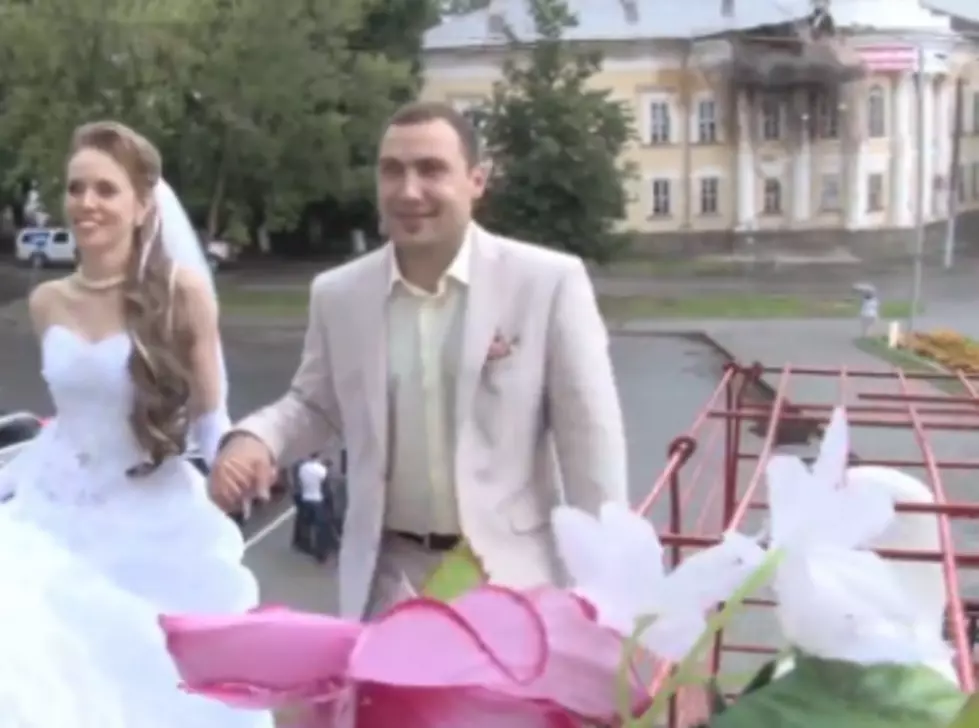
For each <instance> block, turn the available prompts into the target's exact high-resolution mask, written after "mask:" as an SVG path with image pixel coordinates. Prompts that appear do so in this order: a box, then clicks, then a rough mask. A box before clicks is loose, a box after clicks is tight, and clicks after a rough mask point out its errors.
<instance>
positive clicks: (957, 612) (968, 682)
mask: <svg viewBox="0 0 979 728" xmlns="http://www.w3.org/2000/svg"><path fill="white" fill-rule="evenodd" d="M834 385H835V386H834ZM762 390H768V391H767V394H766V395H760V392H761V391H762ZM820 390H822V391H824V392H834V391H835V396H828V397H827V398H826V399H825V401H817V402H814V401H806V396H807V395H806V392H807V391H808V392H813V391H816V392H818V391H820ZM790 395H791V396H790ZM839 404H845V405H846V408H847V419H848V422H849V424H850V429H851V433H853V436H852V437H851V442H853V441H854V440H859V442H858V443H857V444H856V445H855V446H854V448H853V449H854V452H852V453H851V459H852V460H854V461H856V462H859V464H861V465H881V466H887V467H894V468H900V469H902V470H905V471H908V472H909V474H911V475H915V476H916V477H920V478H921V479H922V480H923V481H924V482H925V483H926V484H927V485H928V486H929V487H930V488H931V491H932V494H933V496H934V503H931V504H915V505H911V504H901V505H899V506H898V510H899V511H902V512H915V513H932V514H935V516H936V520H937V524H938V540H939V543H940V544H941V548H940V550H939V551H937V552H925V551H898V550H887V551H881V552H880V553H881V555H882V556H884V557H888V558H894V559H901V560H908V561H924V562H932V563H937V562H940V563H941V564H942V569H943V573H944V577H945V585H946V588H947V597H948V614H947V625H948V637H949V639H950V641H951V642H952V644H953V645H954V647H955V652H956V660H955V664H956V668H957V671H958V674H959V680H960V682H961V684H962V687H963V688H964V689H966V690H968V691H969V692H972V691H974V689H975V682H976V681H975V673H976V665H975V664H974V661H973V645H972V644H971V642H970V639H969V628H968V627H969V625H968V624H967V621H968V620H967V614H968V613H970V612H972V611H973V610H977V609H979V602H976V601H973V600H967V599H964V598H963V590H962V586H961V578H960V577H961V573H960V572H962V571H963V570H968V569H975V568H979V551H965V550H963V549H961V548H959V547H958V546H957V545H956V543H955V541H954V539H953V534H952V523H953V522H955V521H959V520H962V519H979V488H977V491H976V498H975V500H974V501H973V500H971V499H970V500H969V501H966V502H962V501H957V502H956V501H953V500H951V499H950V498H949V495H948V492H947V488H946V484H945V483H943V476H944V477H946V478H948V477H949V474H950V473H956V472H962V471H973V470H974V471H977V473H979V459H973V460H961V459H960V460H956V459H951V458H943V457H939V454H938V453H937V452H936V447H935V443H936V442H937V439H936V438H938V437H940V436H941V433H943V432H945V433H949V432H959V433H967V432H971V431H974V430H975V431H977V435H976V445H977V447H975V451H976V452H977V453H979V389H977V386H976V383H974V382H973V381H972V380H970V379H969V378H967V377H965V376H963V375H961V374H958V375H952V374H942V373H938V372H935V373H910V372H902V371H899V370H890V371H864V370H852V369H849V370H848V369H826V368H813V367H793V366H785V367H782V368H772V367H764V366H761V365H760V364H754V365H751V366H741V365H738V364H730V365H728V366H727V367H726V368H725V370H724V374H723V376H722V378H721V381H720V382H719V384H718V386H717V389H716V390H715V391H714V393H713V395H712V396H711V398H710V400H709V401H708V402H707V403H706V405H705V406H704V408H703V410H701V412H700V413H699V414H698V415H697V417H696V419H695V420H694V422H693V424H692V425H691V426H690V428H689V429H688V431H687V432H686V434H684V435H682V436H680V437H678V438H677V439H676V440H674V441H673V443H672V444H671V445H670V450H669V458H668V460H667V463H666V465H665V467H664V469H663V471H662V472H661V473H660V475H659V477H658V478H657V479H656V482H655V483H654V484H653V487H652V490H651V491H650V493H649V495H648V496H647V498H646V499H645V500H644V501H643V503H642V504H641V505H640V506H639V508H640V510H641V511H642V512H645V513H648V512H650V511H651V510H652V509H653V508H654V507H655V506H657V505H659V503H660V502H661V501H662V499H663V498H666V499H667V509H666V510H667V513H666V521H667V523H665V524H664V523H661V522H658V523H657V527H658V528H657V530H658V532H659V536H660V539H661V541H662V542H663V544H664V546H666V547H667V548H668V553H669V554H670V557H671V559H672V561H673V563H674V564H675V563H677V562H678V561H679V560H680V559H681V555H682V552H683V550H684V549H691V548H703V547H705V546H709V545H712V544H714V543H717V541H718V540H719V538H720V536H721V534H722V533H723V532H724V531H725V530H727V529H735V528H744V527H745V526H746V525H748V524H747V523H746V521H747V519H748V518H749V517H750V516H751V514H752V513H753V512H757V511H759V510H764V509H766V508H767V504H766V503H764V502H763V501H762V499H761V497H760V496H761V495H762V488H761V485H762V482H763V473H764V468H765V462H766V461H767V460H768V458H769V456H770V455H771V454H772V452H773V450H774V449H775V448H776V447H777V446H778V444H779V441H780V438H781V437H784V436H786V435H791V434H792V433H793V432H796V433H799V434H801V435H802V438H801V439H807V438H808V439H809V440H810V441H811V442H812V443H816V442H818V440H819V435H820V433H821V431H822V426H823V425H825V424H826V422H827V421H828V419H829V416H830V414H831V412H832V410H833V408H834V407H835V406H837V405H839ZM751 428H754V432H752V430H751ZM870 428H878V429H883V428H886V429H891V430H894V429H899V430H905V431H910V432H911V433H912V435H913V438H912V439H913V442H914V448H913V449H914V452H900V453H897V452H894V447H892V448H891V452H889V453H875V452H873V450H874V449H875V445H876V444H877V443H876V442H875V440H874V438H872V437H868V436H866V435H864V436H861V435H859V434H857V433H859V432H860V431H862V430H867V429H870ZM961 436H962V435H960V437H961ZM877 439H878V440H880V439H882V438H881V436H878V438H877ZM752 443H754V447H751V445H752ZM892 445H893V443H892ZM712 457H713V458H717V459H720V461H721V462H720V463H719V464H714V463H711V458H712ZM752 463H753V465H752ZM746 471H747V472H746ZM915 471H917V472H915ZM745 476H746V477H745ZM977 484H979V478H977ZM772 605H773V603H772V602H771V601H767V600H764V599H754V600H752V601H751V602H750V603H749V604H748V605H746V610H747V609H753V608H758V607H768V608H770V607H771V606H772ZM732 653H741V654H757V655H772V654H774V653H775V649H774V648H772V647H766V646H762V645H755V644H735V643H733V642H731V641H729V640H727V639H726V636H725V635H723V634H722V635H719V636H718V638H717V640H716V642H715V645H714V650H713V653H712V655H711V659H710V663H711V664H710V665H709V667H710V669H711V670H712V671H713V673H714V674H717V673H718V672H719V671H720V669H721V665H722V660H723V658H724V656H725V655H729V654H732ZM759 664H760V663H759ZM681 702H682V701H681ZM692 720H693V719H692V718H691V717H690V716H687V715H684V711H683V708H682V706H680V707H678V706H677V705H676V704H675V705H674V706H673V707H672V709H671V717H670V726H671V728H672V727H675V726H680V725H686V724H689V723H690V722H691V721H692Z"/></svg>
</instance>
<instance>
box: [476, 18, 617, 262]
mask: <svg viewBox="0 0 979 728" xmlns="http://www.w3.org/2000/svg"><path fill="white" fill-rule="evenodd" d="M529 7H530V12H531V14H532V17H533V20H534V27H535V28H536V32H537V36H538V37H537V39H536V40H535V41H534V42H533V43H532V44H530V45H529V49H528V45H527V43H526V40H527V39H519V38H517V37H516V36H514V34H513V33H512V32H511V34H510V36H511V38H510V40H511V50H512V52H511V55H510V58H509V59H508V60H507V61H506V63H505V65H504V69H503V80H502V81H501V82H499V83H497V84H496V86H495V87H494V90H493V95H492V98H491V100H490V102H489V103H488V104H487V105H486V107H484V108H483V109H481V110H480V111H478V112H477V113H476V119H477V122H478V123H479V125H480V128H481V131H482V133H483V137H484V140H485V145H486V149H487V153H488V157H489V160H490V162H491V164H492V171H491V175H490V183H489V186H488V189H487V194H486V197H485V199H484V201H483V204H482V205H481V207H480V211H479V217H480V219H481V221H483V222H484V223H485V224H486V225H487V226H488V227H489V228H491V229H492V230H494V231H496V232H499V233H502V234H506V235H513V236H514V237H518V238H522V239H525V240H533V241H535V242H539V243H541V244H545V245H551V246H553V247H559V248H563V249H565V250H568V251H570V252H573V253H575V254H577V255H580V256H582V257H585V258H588V259H592V260H596V261H599V262H606V261H608V260H609V259H610V258H612V257H613V256H614V255H615V254H616V253H617V252H618V251H619V250H620V249H621V248H622V247H623V245H624V238H623V236H622V235H621V234H618V233H617V232H616V228H617V226H618V224H619V222H620V221H621V220H622V219H623V218H624V217H625V213H626V206H627V204H628V200H629V198H628V193H627V191H626V184H627V182H628V179H629V177H630V176H631V174H632V170H631V168H630V167H629V166H628V165H626V164H624V163H623V162H622V161H621V158H622V157H621V155H622V152H623V151H624V150H625V148H626V146H627V145H628V143H629V142H630V141H631V140H632V138H633V126H632V116H631V114H630V112H629V111H628V109H627V108H626V107H625V105H624V104H621V103H618V102H616V101H614V100H612V99H611V98H610V92H609V91H605V90H600V89H595V88H591V87H590V86H589V81H590V80H591V79H592V77H593V76H594V75H595V74H596V73H597V72H598V71H599V70H600V69H601V63H602V58H601V56H600V55H599V54H597V53H585V52H581V51H579V50H578V49H576V48H574V47H573V46H572V45H571V44H569V43H568V42H566V41H565V40H564V39H563V35H564V32H565V30H566V29H568V28H571V27H574V26H575V25H576V24H577V19H576V18H575V16H574V15H573V14H572V13H571V12H570V11H569V10H568V7H567V5H566V4H565V3H564V2H563V0H532V1H531V2H530V3H529ZM521 40H522V41H524V42H521Z"/></svg>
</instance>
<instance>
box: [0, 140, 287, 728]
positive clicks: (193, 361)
mask: <svg viewBox="0 0 979 728" xmlns="http://www.w3.org/2000/svg"><path fill="white" fill-rule="evenodd" d="M66 177H67V190H66V194H65V213H66V218H67V220H68V222H69V224H70V225H71V228H72V231H73V233H74V236H75V241H76V245H77V249H78V257H79V266H78V270H77V271H76V272H75V273H73V274H72V275H69V276H67V277H66V278H62V279H60V280H56V281H50V282H46V283H42V284H41V285H39V286H38V287H37V288H36V289H35V290H34V292H33V293H32V294H31V297H30V302H29V308H30V314H31V318H32V321H33V324H34V327H35V330H36V332H37V336H38V338H39V341H40V347H41V354H42V371H41V374H42V375H43V377H44V379H45V381H46V383H47V385H48V388H49V389H50V392H51V396H52V399H53V400H54V404H55V409H56V417H55V419H54V421H53V422H51V423H50V424H49V425H48V426H47V427H46V428H45V430H44V431H43V433H42V434H41V435H40V437H39V438H38V439H37V440H36V441H35V442H33V443H32V444H31V445H30V446H29V447H28V448H26V449H25V451H24V452H23V453H22V454H21V455H19V456H18V457H17V458H16V459H15V460H14V461H13V462H12V463H10V464H9V465H8V466H7V467H5V468H4V469H3V470H0V493H3V492H5V491H6V492H7V493H11V492H12V494H13V498H12V500H10V502H9V503H8V504H7V505H5V506H3V507H2V508H0V593H3V594H4V599H6V595H8V594H10V593H14V592H16V593H18V594H19V595H20V597H19V598H20V599H21V602H23V600H25V599H26V600H28V601H30V600H34V601H36V603H37V604H38V605H39V606H38V611H37V612H36V613H34V612H31V610H30V609H27V608H25V609H24V612H25V613H29V614H31V615H32V617H31V618H32V619H33V620H34V621H33V624H34V626H35V627H36V629H38V630H40V631H42V632H45V633H46V634H47V641H46V642H45V644H46V645H47V647H45V648H44V649H46V650H48V651H50V652H51V654H50V655H44V656H43V657H44V659H45V660H50V661H51V662H52V663H53V665H61V664H62V663H64V666H63V667H60V666H59V667H53V668H52V669H53V670H54V671H55V672H59V671H61V670H65V669H68V668H67V666H68V665H69V664H72V655H74V657H75V658H77V659H75V663H77V662H78V661H79V660H81V659H83V658H82V657H79V655H84V656H85V657H84V659H87V660H89V661H90V663H91V668H90V669H91V671H92V672H93V675H100V676H102V677H103V678H104V682H105V686H107V687H106V690H109V689H111V690H113V691H117V692H118V694H119V695H118V697H119V699H120V700H122V701H123V702H122V707H121V708H120V709H121V710H123V711H124V712H125V711H126V710H130V711H131V712H128V713H125V716H124V717H125V720H124V723H123V724H122V725H125V726H126V728H144V726H145V727H146V728H149V727H150V726H153V727H154V728H155V727H156V726H161V727H162V726H178V725H179V726H181V728H205V726H206V727H207V728H239V727H241V728H264V727H266V726H271V724H272V722H271V717H270V716H268V715H267V714H264V713H255V712H247V711H238V710H234V709H230V708H223V707H222V708H220V709H216V708H215V706H213V705H212V704H210V703H206V702H204V701H202V700H200V699H199V698H196V697H192V696H189V695H186V694H184V693H183V692H181V691H180V690H179V688H178V682H179V680H178V678H177V674H176V671H175V669H174V668H173V666H172V665H171V664H170V661H169V658H168V656H167V653H166V651H165V645H164V642H163V638H162V636H161V635H160V632H159V628H158V626H157V615H158V614H160V613H161V612H166V613H174V612H178V613H179V612H205V613H235V612H242V611H245V610H247V609H249V608H251V607H253V606H255V605H256V603H257V601H258V594H257V592H258V589H257V585H256V582H255V579H254V577H253V576H252V574H251V573H250V572H249V571H248V570H247V569H246V568H245V567H244V566H243V565H242V564H241V558H242V552H243V544H242V538H241V535H240V533H239V531H238V529H237V527H236V526H235V525H234V524H233V523H232V522H231V521H230V520H229V519H228V518H227V517H226V516H225V515H224V514H223V513H222V512H221V511H220V510H219V509H218V508H217V507H216V506H215V505H214V504H212V503H211V501H210V500H209V498H208V494H207V490H206V484H205V482H204V479H203V477H202V476H201V475H200V474H199V473H198V472H197V471H196V470H194V468H193V466H191V465H190V464H189V463H187V462H186V461H185V460H184V459H183V457H182V455H183V453H184V452H185V450H186V449H187V446H188V441H189V440H193V441H194V443H195V444H196V445H197V447H198V448H199V449H200V450H201V452H202V454H203V455H204V457H205V459H206V460H208V461H209V460H211V459H213V457H214V455H215V453H216V451H217V448H218V444H219V441H220V439H221V437H222V435H223V434H224V433H225V431H226V430H227V427H228V415H227V411H226V402H225V398H226V389H227V377H226V373H225V367H224V358H223V354H222V351H221V344H220V339H219V334H218V327H217V296H216V292H215V290H214V286H213V281H212V280H211V278H210V275H209V272H208V269H207V265H206V262H205V261H204V258H203V254H202V253H201V251H200V246H199V243H198V241H197V236H196V235H195V233H194V231H193V229H192V227H191V225H190V223H189V221H188V220H187V218H186V215H185V213H184V212H183V208H182V207H181V205H180V203H179V201H178V200H177V199H176V197H175V195H174V194H173V192H172V190H170V188H169V187H168V186H167V185H166V183H165V182H163V181H162V179H161V162H160V156H159V153H158V152H157V151H156V149H155V148H154V147H153V146H152V145H151V144H150V143H149V142H148V141H147V140H146V139H144V138H143V137H142V136H140V135H139V134H137V133H136V132H134V131H132V130H131V129H129V128H127V127H125V126H123V125H121V124H117V123H113V122H99V123H94V124H88V125H85V126H82V127H80V128H79V129H78V130H77V131H76V133H75V136H74V139H73V144H72V152H71V155H70V157H69V160H68V166H67V175H66ZM69 554H70V556H69ZM18 564H21V565H18ZM0 601H3V600H0ZM16 604H17V602H15V603H14V604H13V605H12V606H9V607H8V609H14V610H15V611H16ZM8 626H9V625H8ZM26 629H27V628H26V627H25V630H26ZM52 635H55V636H53V637H52ZM57 635H63V636H65V635H67V636H65V637H64V638H63V639H62V637H58V636H57ZM0 639H2V638H0ZM49 643H50V644H49ZM52 645H53V646H52ZM69 653H70V654H69ZM16 654H17V651H16V650H14V651H13V653H11V652H10V651H9V650H8V647H7V645H6V644H0V670H2V671H3V672H4V673H6V672H7V671H8V670H10V671H13V678H14V682H13V686H10V685H8V686H5V687H7V689H13V687H16V686H17V679H16V676H17V675H21V674H23V675H24V677H23V678H22V679H23V680H25V681H27V680H30V677H29V671H17V669H16V659H14V658H13V657H12V656H11V655H16ZM41 657H42V656H41V655H39V656H38V659H41ZM5 663H6V665H5ZM61 674H64V675H65V676H66V679H68V676H67V673H61ZM8 679H9V678H8ZM94 679H95V677H94V676H93V680H94ZM24 691H25V692H26V693H29V692H30V688H29V686H25V687H24ZM140 706H142V712H140V711H139V710H138V709H139V708H140ZM4 712H5V711H4V710H3V706H2V705H0V713H4ZM5 725H6V724H5ZM25 725H28V724H27V723H25Z"/></svg>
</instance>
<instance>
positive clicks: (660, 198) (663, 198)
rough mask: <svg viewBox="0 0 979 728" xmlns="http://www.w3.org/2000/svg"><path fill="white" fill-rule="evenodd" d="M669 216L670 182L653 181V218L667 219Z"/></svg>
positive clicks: (664, 180)
mask: <svg viewBox="0 0 979 728" xmlns="http://www.w3.org/2000/svg"><path fill="white" fill-rule="evenodd" d="M669 215H670V181H669V180H668V179H654V180H653V217H669Z"/></svg>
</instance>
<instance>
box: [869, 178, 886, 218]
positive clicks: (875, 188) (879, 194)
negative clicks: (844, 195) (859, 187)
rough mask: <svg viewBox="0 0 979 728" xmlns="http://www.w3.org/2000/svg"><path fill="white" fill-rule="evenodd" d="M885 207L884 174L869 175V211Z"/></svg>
mask: <svg viewBox="0 0 979 728" xmlns="http://www.w3.org/2000/svg"><path fill="white" fill-rule="evenodd" d="M883 209H884V175H882V174H869V175H867V212H880V211H881V210H883Z"/></svg>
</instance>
